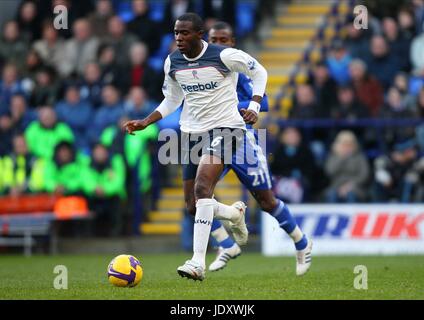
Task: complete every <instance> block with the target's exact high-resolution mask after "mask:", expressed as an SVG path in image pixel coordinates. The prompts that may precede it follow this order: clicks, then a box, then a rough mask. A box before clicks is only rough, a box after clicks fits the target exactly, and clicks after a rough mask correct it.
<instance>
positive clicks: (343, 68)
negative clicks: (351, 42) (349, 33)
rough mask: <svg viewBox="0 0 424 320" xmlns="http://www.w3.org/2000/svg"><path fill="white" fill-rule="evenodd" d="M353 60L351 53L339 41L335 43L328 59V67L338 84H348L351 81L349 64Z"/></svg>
mask: <svg viewBox="0 0 424 320" xmlns="http://www.w3.org/2000/svg"><path fill="white" fill-rule="evenodd" d="M351 60H352V57H351V56H350V54H349V52H348V51H347V50H346V48H345V47H344V45H343V42H342V41H341V40H339V39H337V40H335V41H333V43H332V45H331V51H330V54H329V55H328V57H327V65H328V69H329V70H330V75H331V77H332V78H333V79H334V80H335V81H336V82H337V84H339V85H340V84H341V85H343V84H346V83H347V82H349V80H350V76H349V71H348V70H349V63H350V61H351Z"/></svg>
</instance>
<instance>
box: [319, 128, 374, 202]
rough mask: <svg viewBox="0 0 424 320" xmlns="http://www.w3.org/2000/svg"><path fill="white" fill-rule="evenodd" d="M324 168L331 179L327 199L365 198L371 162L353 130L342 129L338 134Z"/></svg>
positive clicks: (330, 200)
mask: <svg viewBox="0 0 424 320" xmlns="http://www.w3.org/2000/svg"><path fill="white" fill-rule="evenodd" d="M324 169H325V172H326V174H327V176H328V177H329V179H330V186H329V187H328V188H327V190H326V201H328V202H331V203H335V202H349V203H352V202H357V201H362V200H365V198H366V193H365V190H366V188H365V185H366V183H367V181H368V177H369V172H370V170H369V164H368V161H367V159H366V157H365V155H364V154H363V152H362V151H361V150H360V147H359V144H358V141H357V140H356V137H355V135H354V134H353V133H352V132H351V131H341V132H340V133H339V134H338V135H337V136H336V139H335V141H334V143H333V146H332V150H331V154H330V155H329V157H328V158H327V161H326V162H325V167H324Z"/></svg>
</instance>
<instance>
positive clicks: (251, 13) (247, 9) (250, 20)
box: [236, 0, 257, 37]
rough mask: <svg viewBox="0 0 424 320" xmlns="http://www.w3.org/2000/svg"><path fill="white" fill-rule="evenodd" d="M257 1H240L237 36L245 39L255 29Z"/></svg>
mask: <svg viewBox="0 0 424 320" xmlns="http://www.w3.org/2000/svg"><path fill="white" fill-rule="evenodd" d="M256 5H257V3H256V1H252V0H245V1H238V2H237V7H236V12H237V14H236V35H237V37H243V36H244V35H246V34H247V33H249V32H251V31H252V30H253V28H254V27H255V10H256Z"/></svg>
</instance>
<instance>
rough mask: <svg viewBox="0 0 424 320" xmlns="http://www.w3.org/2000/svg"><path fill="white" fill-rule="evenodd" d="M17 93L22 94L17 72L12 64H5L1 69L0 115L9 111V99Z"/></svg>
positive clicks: (22, 90)
mask: <svg viewBox="0 0 424 320" xmlns="http://www.w3.org/2000/svg"><path fill="white" fill-rule="evenodd" d="M18 93H24V88H23V86H22V82H21V81H20V79H19V78H18V70H17V68H16V66H15V65H14V64H7V65H5V66H4V68H3V72H2V79H1V81H0V114H2V113H5V112H7V111H8V110H9V105H10V99H11V98H12V96H13V95H15V94H18Z"/></svg>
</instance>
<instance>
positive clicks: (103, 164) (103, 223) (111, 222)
mask: <svg viewBox="0 0 424 320" xmlns="http://www.w3.org/2000/svg"><path fill="white" fill-rule="evenodd" d="M125 175H126V172H125V163H124V160H123V158H122V155H121V154H110V153H109V151H108V149H107V148H106V147H105V146H103V145H101V144H96V145H95V146H94V147H93V149H92V159H91V163H90V165H88V166H86V168H85V171H84V172H83V173H82V177H83V179H81V181H82V187H83V190H84V192H85V194H86V195H87V196H88V197H89V207H90V209H91V210H92V211H93V212H94V213H95V216H94V224H95V229H96V230H95V234H96V235H103V236H105V235H118V234H120V232H121V228H122V217H121V212H120V211H121V210H120V199H123V198H125V196H126V194H125Z"/></svg>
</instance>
